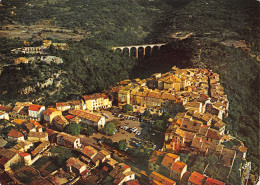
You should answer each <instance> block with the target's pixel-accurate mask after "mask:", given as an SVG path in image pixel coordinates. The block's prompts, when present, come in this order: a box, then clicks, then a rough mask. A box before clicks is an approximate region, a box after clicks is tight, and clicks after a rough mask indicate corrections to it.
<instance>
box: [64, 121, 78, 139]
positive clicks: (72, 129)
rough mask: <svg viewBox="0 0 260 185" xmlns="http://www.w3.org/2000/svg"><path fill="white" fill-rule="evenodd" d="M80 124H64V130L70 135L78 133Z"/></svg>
mask: <svg viewBox="0 0 260 185" xmlns="http://www.w3.org/2000/svg"><path fill="white" fill-rule="evenodd" d="M80 129H81V125H79V124H77V123H70V124H68V125H67V126H66V128H65V132H66V133H68V134H72V135H75V136H77V135H79V134H80Z"/></svg>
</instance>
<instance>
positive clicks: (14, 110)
mask: <svg viewBox="0 0 260 185" xmlns="http://www.w3.org/2000/svg"><path fill="white" fill-rule="evenodd" d="M23 107H24V106H15V107H14V108H13V109H12V111H13V112H17V113H18V112H20V110H21V109H22V108H23Z"/></svg>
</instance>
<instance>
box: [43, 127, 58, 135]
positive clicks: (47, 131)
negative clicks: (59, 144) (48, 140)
mask: <svg viewBox="0 0 260 185" xmlns="http://www.w3.org/2000/svg"><path fill="white" fill-rule="evenodd" d="M54 132H56V131H54V130H52V129H47V130H46V131H45V133H47V134H48V136H50V135H51V134H52V133H54Z"/></svg>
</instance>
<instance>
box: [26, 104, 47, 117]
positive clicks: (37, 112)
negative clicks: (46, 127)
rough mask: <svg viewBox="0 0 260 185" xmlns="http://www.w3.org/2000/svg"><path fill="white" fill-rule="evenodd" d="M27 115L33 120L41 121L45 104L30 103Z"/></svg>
mask: <svg viewBox="0 0 260 185" xmlns="http://www.w3.org/2000/svg"><path fill="white" fill-rule="evenodd" d="M28 110H29V117H30V119H33V120H35V121H41V120H42V119H43V113H44V111H45V106H43V105H35V104H32V105H30V106H29V109H28Z"/></svg>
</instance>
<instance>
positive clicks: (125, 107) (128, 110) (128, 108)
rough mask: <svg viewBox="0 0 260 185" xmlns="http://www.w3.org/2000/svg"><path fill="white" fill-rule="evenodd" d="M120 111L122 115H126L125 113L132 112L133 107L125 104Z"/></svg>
mask: <svg viewBox="0 0 260 185" xmlns="http://www.w3.org/2000/svg"><path fill="white" fill-rule="evenodd" d="M122 111H123V112H124V113H127V112H130V111H133V106H132V105H129V104H126V105H124V106H123V107H122Z"/></svg>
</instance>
